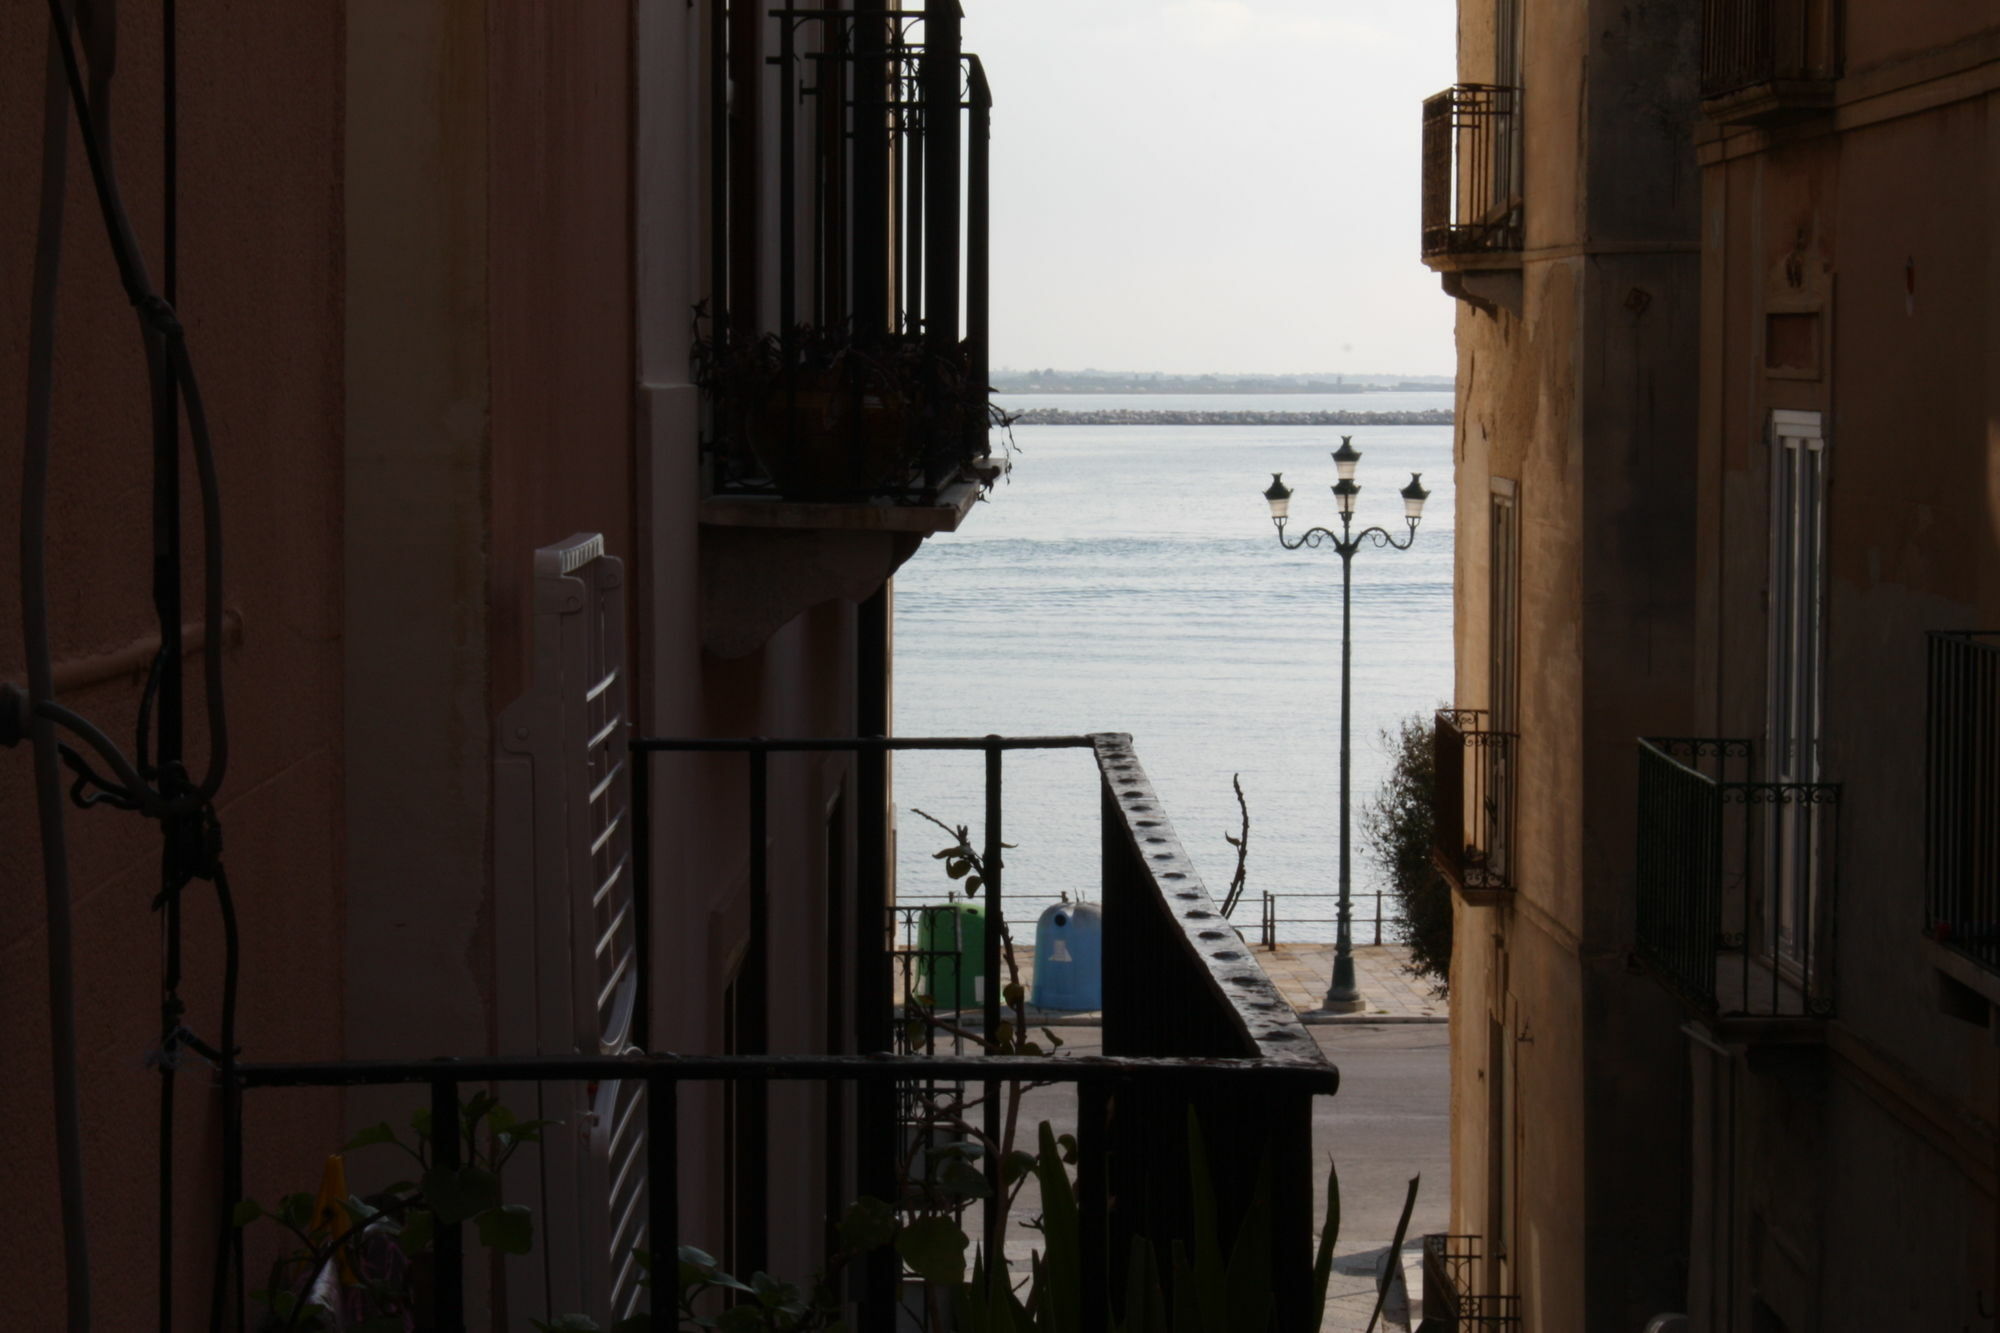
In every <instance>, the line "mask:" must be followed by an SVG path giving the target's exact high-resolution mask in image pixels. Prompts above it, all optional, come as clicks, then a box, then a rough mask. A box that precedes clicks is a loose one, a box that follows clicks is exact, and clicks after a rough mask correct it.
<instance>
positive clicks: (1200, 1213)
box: [1187, 1106, 1261, 1330]
mask: <svg viewBox="0 0 2000 1333" xmlns="http://www.w3.org/2000/svg"><path fill="white" fill-rule="evenodd" d="M1187 1132H1188V1137H1187V1144H1188V1149H1187V1151H1188V1180H1189V1186H1190V1194H1191V1196H1192V1197H1191V1198H1190V1203H1191V1204H1192V1206H1193V1216H1192V1217H1191V1218H1190V1219H1189V1220H1190V1221H1192V1222H1193V1223H1194V1289H1195V1301H1196V1308H1197V1309H1198V1311H1199V1313H1200V1315H1201V1326H1202V1327H1203V1328H1204V1329H1217V1330H1220V1329H1222V1328H1224V1327H1226V1324H1225V1323H1224V1320H1225V1319H1226V1317H1227V1313H1228V1308H1229V1307H1228V1302H1229V1297H1230V1292H1229V1286H1228V1280H1227V1277H1226V1272H1227V1270H1226V1269H1225V1267H1224V1265H1223V1257H1222V1242H1221V1240H1220V1239H1219V1237H1218V1234H1217V1226H1216V1204H1215V1184H1214V1181H1213V1180H1212V1179H1211V1178H1210V1176H1209V1171H1208V1145H1207V1143H1206V1142H1205V1141H1204V1140H1203V1138H1202V1133H1201V1117H1200V1116H1199V1115H1197V1114H1196V1113H1195V1109H1194V1107H1192V1106H1189V1107H1188V1109H1187ZM1256 1327H1261V1325H1257V1326H1256Z"/></svg>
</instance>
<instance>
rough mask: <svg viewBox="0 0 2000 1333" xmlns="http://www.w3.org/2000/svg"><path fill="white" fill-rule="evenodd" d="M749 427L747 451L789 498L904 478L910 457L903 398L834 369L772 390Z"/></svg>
mask: <svg viewBox="0 0 2000 1333" xmlns="http://www.w3.org/2000/svg"><path fill="white" fill-rule="evenodd" d="M748 425H749V435H748V443H749V446H750V452H751V454H752V455H753V456H755V458H756V460H757V463H758V465H759V466H760V467H762V468H763V469H764V472H765V474H766V475H767V476H769V477H770V478H771V480H772V482H774V483H775V484H776V485H777V487H778V489H779V491H780V492H781V493H783V494H784V495H786V496H793V497H799V498H810V497H818V496H837V495H842V494H853V493H855V492H859V491H868V490H873V489H875V488H876V487H878V486H881V485H883V484H885V483H888V482H893V481H899V480H901V479H902V474H904V473H906V472H907V471H908V470H909V468H910V466H911V463H912V460H913V457H914V455H913V452H912V445H911V440H910V429H909V427H910V413H909V411H908V409H907V408H906V406H905V404H904V403H903V402H902V400H901V399H900V398H897V397H895V396H893V395H890V394H885V393H882V392H880V391H878V390H877V389H875V388H874V387H872V386H866V385H857V384H853V383H849V382H845V381H844V380H843V379H842V377H840V376H838V375H836V374H832V373H819V374H811V375H803V374H802V375H800V376H798V378H797V380H796V382H795V384H794V385H793V386H792V387H791V388H790V389H789V390H788V389H787V388H786V387H784V386H783V385H779V386H776V387H774V389H773V391H772V392H771V393H770V394H769V396H767V397H766V398H764V399H763V400H762V401H761V402H759V403H758V404H757V405H756V408H755V410H754V411H753V412H752V414H751V417H750V421H749V422H748Z"/></svg>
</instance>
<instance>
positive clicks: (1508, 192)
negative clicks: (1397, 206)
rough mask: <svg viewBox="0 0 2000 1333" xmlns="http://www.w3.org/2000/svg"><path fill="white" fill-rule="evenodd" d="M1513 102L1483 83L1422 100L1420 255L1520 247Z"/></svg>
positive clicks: (1517, 126) (1511, 92) (1516, 96)
mask: <svg viewBox="0 0 2000 1333" xmlns="http://www.w3.org/2000/svg"><path fill="white" fill-rule="evenodd" d="M1520 105H1521V90H1520V89H1518V88H1503V87H1499V86H1496V85H1493V84H1485V83H1460V84H1454V85H1453V86H1451V87H1450V88H1447V89H1445V90H1444V91H1443V92H1441V93H1438V94H1437V95H1435V96H1433V97H1428V98H1426V99H1424V140H1423V143H1424V148H1423V152H1424V181H1423V254H1424V258H1426V259H1430V258H1433V257H1435V256H1440V255H1478V254H1504V253H1509V252H1512V251H1516V250H1519V249H1520V248H1521V243H1522V241H1521V117H1520Z"/></svg>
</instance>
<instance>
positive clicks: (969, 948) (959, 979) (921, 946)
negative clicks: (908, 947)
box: [917, 903, 986, 1009]
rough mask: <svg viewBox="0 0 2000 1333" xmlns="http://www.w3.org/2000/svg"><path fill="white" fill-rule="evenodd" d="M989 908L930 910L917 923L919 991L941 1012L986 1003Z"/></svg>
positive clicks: (961, 905)
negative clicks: (987, 921) (987, 919)
mask: <svg viewBox="0 0 2000 1333" xmlns="http://www.w3.org/2000/svg"><path fill="white" fill-rule="evenodd" d="M985 980H986V909H985V908H983V907H981V906H980V905H979V904H977V903H947V904H945V905H943V906H941V907H926V908H924V909H923V914H922V918H921V919H920V920H919V921H918V923H917V989H918V990H919V991H920V992H922V993H923V994H925V995H928V996H930V997H931V1002H932V1003H933V1004H934V1005H936V1006H937V1007H938V1008H939V1009H973V1008H977V1007H978V1006H979V1005H981V1004H983V1003H984V1002H985V1000H986V987H985V985H984V983H985Z"/></svg>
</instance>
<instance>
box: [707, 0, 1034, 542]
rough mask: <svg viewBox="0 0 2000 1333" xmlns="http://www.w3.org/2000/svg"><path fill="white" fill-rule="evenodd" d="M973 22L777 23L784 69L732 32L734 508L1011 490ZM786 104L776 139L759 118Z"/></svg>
mask: <svg viewBox="0 0 2000 1333" xmlns="http://www.w3.org/2000/svg"><path fill="white" fill-rule="evenodd" d="M955 8H956V7H955V6H946V5H942V4H937V5H926V6H924V7H923V8H921V9H918V8H915V7H911V8H908V9H892V10H891V11H890V12H887V13H884V12H880V11H874V12H870V11H864V10H860V9H854V8H843V7H837V6H828V7H825V8H811V7H790V8H779V9H773V10H770V11H769V12H768V13H764V12H762V11H761V9H760V10H759V11H758V12H757V14H756V15H755V19H756V22H758V23H764V22H768V23H769V24H771V25H772V27H771V30H770V39H769V40H770V44H771V46H772V47H774V48H775V49H774V52H773V54H772V55H771V56H770V57H769V58H768V59H766V58H764V57H763V56H762V55H761V53H760V52H759V51H758V50H757V49H756V46H755V43H752V42H747V41H744V40H743V39H742V36H741V34H740V33H738V35H736V36H727V35H725V33H724V28H725V27H726V26H731V25H725V24H723V23H722V22H720V21H718V22H717V23H716V24H715V25H713V26H714V28H715V30H716V33H715V37H714V41H715V43H716V46H715V49H714V50H713V51H712V52H711V63H712V65H713V69H712V72H711V108H710V132H711V136H712V141H711V145H710V172H711V174H712V175H713V177H714V179H715V182H716V183H715V185H714V187H713V188H714V200H715V204H714V208H715V216H714V217H712V218H711V220H710V242H711V245H712V251H711V254H710V257H709V267H710V287H709V300H708V304H707V314H708V316H709V317H710V319H709V323H708V326H707V328H706V329H703V330H700V331H698V332H699V336H698V340H697V344H696V348H695V362H696V365H695V369H696V378H697V381H698V382H699V383H700V385H701V387H702V389H703V393H704V401H705V404H706V407H707V409H708V419H707V423H706V429H705V431H704V448H705V456H706V461H707V464H708V476H709V482H710V486H711V489H712V491H713V493H714V494H715V495H716V496H719V497H731V496H744V497H762V498H778V499H784V500H792V501H804V502H811V503H817V504H848V505H852V504H859V503H865V502H868V501H876V500H888V501H895V502H897V503H899V504H906V505H917V506H935V505H937V504H939V503H940V493H941V492H942V491H944V490H946V489H949V488H953V487H954V486H958V485H961V484H965V485H970V484H971V483H972V481H973V480H974V479H975V478H977V479H979V480H983V481H986V482H989V483H990V482H991V481H992V480H993V478H994V477H996V476H997V475H998V471H997V470H996V469H997V466H998V465H996V464H994V463H993V462H992V461H991V460H990V458H989V453H990V450H989V444H988V441H989V426H990V425H991V424H992V423H993V421H994V417H993V414H992V412H991V409H990V408H989V404H988V394H987V385H988V383H989V380H990V360H989V358H990V347H989V338H988V325H989V307H990V293H991V280H990V273H989V269H990V265H989V259H988V256H989V254H990V248H991V247H990V234H991V226H990V217H991V199H992V192H991V188H990V160H991V155H990V137H991V136H990V123H991V114H992V105H993V99H992V94H991V91H990V89H989V86H988V84H987V80H986V73H985V68H984V66H983V64H982V63H981V62H980V59H979V57H978V56H976V55H972V54H969V53H966V52H963V51H962V50H961V49H960V42H959V32H958V27H957V23H958V21H957V19H956V18H955V17H954V16H953V14H954V11H955ZM733 23H734V21H733V20H732V24H733ZM737 26H740V25H737ZM754 27H755V24H753V25H752V29H753V30H754ZM771 82H775V84H776V86H775V88H772V89H771V93H772V95H771V96H770V97H769V99H768V100H766V99H765V98H764V97H763V95H762V94H761V92H759V91H757V90H759V89H761V88H763V87H765V86H766V85H767V84H768V83H771ZM746 89H747V90H751V91H749V92H746V91H745V90H746ZM772 110H775V112H776V120H777V124H776V125H775V127H768V128H774V129H775V136H774V137H767V135H766V134H765V132H764V131H765V129H766V127H760V126H759V125H758V123H757V122H758V119H759V118H760V117H763V116H768V115H769V114H770V113H771V111H772ZM773 150H774V151H775V160H774V161H767V160H766V155H767V154H769V153H771V152H772V151H773ZM771 195H775V196H776V203H777V207H776V208H775V210H773V209H772V208H771V207H770V203H771V200H770V198H769V196H771ZM771 218H774V219H775V233H776V234H775V237H767V236H766V235H765V234H764V228H765V227H766V226H767V219H771ZM770 240H775V243H776V261H777V271H776V272H775V273H767V272H764V271H763V270H764V268H766V267H767V266H768V263H767V261H766V259H765V254H766V249H767V243H768V242H769V241H770ZM961 273H962V275H963V287H962V288H961ZM772 294H775V298H776V299H775V300H774V301H770V302H769V305H768V307H767V305H766V301H767V299H768V298H769V297H770V296H771V295H772ZM961 294H962V299H961ZM767 308H768V309H769V310H770V311H772V312H774V313H775V323H772V322H770V316H769V315H762V314H760V313H759V312H761V311H765V310H766V309H767ZM967 502H968V503H969V500H968V501H967Z"/></svg>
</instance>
